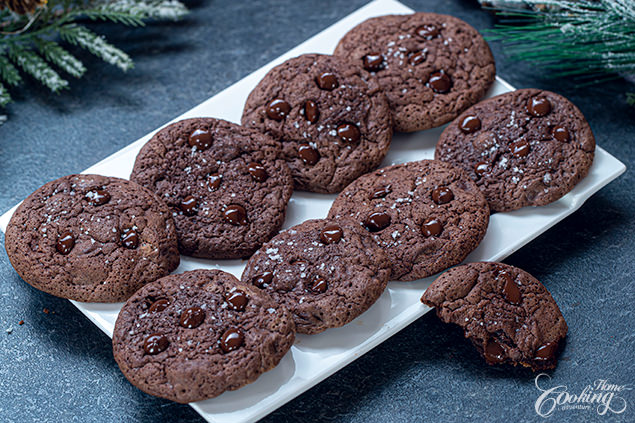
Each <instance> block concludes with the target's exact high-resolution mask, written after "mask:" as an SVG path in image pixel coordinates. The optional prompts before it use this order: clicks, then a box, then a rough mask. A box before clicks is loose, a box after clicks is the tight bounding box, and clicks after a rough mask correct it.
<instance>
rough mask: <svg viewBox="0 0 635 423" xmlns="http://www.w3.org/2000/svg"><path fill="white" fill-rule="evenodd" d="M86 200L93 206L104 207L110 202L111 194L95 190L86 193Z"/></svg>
mask: <svg viewBox="0 0 635 423" xmlns="http://www.w3.org/2000/svg"><path fill="white" fill-rule="evenodd" d="M85 198H86V200H87V201H88V204H90V205H91V206H103V205H104V204H106V203H107V202H109V201H110V194H108V191H106V190H103V189H93V190H91V191H88V192H87V193H86V196H85Z"/></svg>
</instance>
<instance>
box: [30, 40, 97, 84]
mask: <svg viewBox="0 0 635 423" xmlns="http://www.w3.org/2000/svg"><path fill="white" fill-rule="evenodd" d="M35 45H36V46H37V48H38V50H39V51H40V53H42V55H43V56H44V57H45V58H46V59H47V60H48V61H49V62H51V63H53V64H55V65H56V66H57V67H59V68H60V69H62V70H63V71H64V72H66V73H68V74H70V75H72V76H74V77H75V78H81V76H82V75H84V73H85V72H86V67H85V66H84V64H83V63H82V62H81V61H79V59H77V58H76V57H75V56H73V55H72V54H70V53H69V52H68V51H66V50H65V49H64V48H62V47H61V46H60V45H59V44H57V43H55V42H53V41H47V40H42V39H40V38H38V39H36V40H35Z"/></svg>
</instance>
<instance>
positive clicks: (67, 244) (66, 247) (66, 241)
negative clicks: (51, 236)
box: [55, 231, 75, 255]
mask: <svg viewBox="0 0 635 423" xmlns="http://www.w3.org/2000/svg"><path fill="white" fill-rule="evenodd" d="M74 246H75V237H74V236H73V233H72V232H71V231H66V232H63V233H62V234H61V235H60V236H59V237H58V238H57V243H56V244H55V248H56V249H57V252H58V253H60V254H64V255H66V254H68V253H70V252H71V250H72V249H73V247H74Z"/></svg>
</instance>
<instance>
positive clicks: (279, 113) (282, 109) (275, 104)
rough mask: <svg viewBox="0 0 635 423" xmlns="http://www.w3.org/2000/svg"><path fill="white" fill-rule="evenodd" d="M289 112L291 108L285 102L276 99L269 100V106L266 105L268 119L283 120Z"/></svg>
mask: <svg viewBox="0 0 635 423" xmlns="http://www.w3.org/2000/svg"><path fill="white" fill-rule="evenodd" d="M290 111H291V106H290V105H289V103H287V102H286V101H284V100H282V99H280V98H276V99H274V100H271V101H270V102H269V104H267V109H266V112H267V116H268V117H269V119H273V120H277V121H281V120H283V119H284V118H285V117H286V116H287V115H288V114H289V112H290Z"/></svg>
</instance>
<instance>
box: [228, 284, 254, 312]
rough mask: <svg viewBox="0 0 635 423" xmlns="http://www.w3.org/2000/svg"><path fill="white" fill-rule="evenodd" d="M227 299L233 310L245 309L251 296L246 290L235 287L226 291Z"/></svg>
mask: <svg viewBox="0 0 635 423" xmlns="http://www.w3.org/2000/svg"><path fill="white" fill-rule="evenodd" d="M225 301H227V304H229V306H230V307H231V308H232V310H235V311H243V310H244V309H245V307H247V303H248V302H249V297H247V294H245V292H244V291H241V290H240V289H235V290H233V291H228V292H225Z"/></svg>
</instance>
